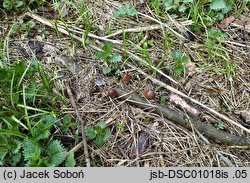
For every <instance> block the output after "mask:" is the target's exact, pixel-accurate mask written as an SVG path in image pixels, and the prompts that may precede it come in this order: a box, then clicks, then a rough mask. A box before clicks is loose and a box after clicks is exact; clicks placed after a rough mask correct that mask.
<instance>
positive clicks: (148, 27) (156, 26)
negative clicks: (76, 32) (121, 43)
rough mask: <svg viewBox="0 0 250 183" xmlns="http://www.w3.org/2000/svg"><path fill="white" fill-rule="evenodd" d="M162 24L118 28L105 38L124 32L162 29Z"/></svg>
mask: <svg viewBox="0 0 250 183" xmlns="http://www.w3.org/2000/svg"><path fill="white" fill-rule="evenodd" d="M161 28H162V26H161V25H158V24H157V25H149V26H145V27H136V28H129V29H124V30H118V31H117V32H114V33H112V34H110V35H108V36H105V37H104V38H110V37H114V36H117V35H119V34H122V33H126V32H144V31H150V30H157V29H161Z"/></svg>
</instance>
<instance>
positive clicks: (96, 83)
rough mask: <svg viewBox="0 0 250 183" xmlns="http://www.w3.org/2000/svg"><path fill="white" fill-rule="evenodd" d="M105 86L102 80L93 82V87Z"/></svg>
mask: <svg viewBox="0 0 250 183" xmlns="http://www.w3.org/2000/svg"><path fill="white" fill-rule="evenodd" d="M105 84H106V82H105V81H104V80H103V79H96V80H95V85H96V86H103V85H105Z"/></svg>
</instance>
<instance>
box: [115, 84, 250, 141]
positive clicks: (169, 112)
mask: <svg viewBox="0 0 250 183" xmlns="http://www.w3.org/2000/svg"><path fill="white" fill-rule="evenodd" d="M115 89H116V90H117V92H118V96H122V95H124V94H126V93H128V92H127V91H125V90H122V89H120V88H118V87H116V88H115ZM129 97H130V98H129V99H127V97H125V99H127V101H128V102H130V103H132V104H134V105H136V106H138V107H141V108H144V109H145V108H147V107H148V104H150V103H149V102H148V101H147V100H146V99H144V98H142V97H140V96H138V95H136V94H131V95H130V96H129ZM150 105H152V104H150ZM152 110H153V111H154V112H155V113H156V114H159V115H162V116H163V117H165V118H167V119H169V120H170V121H173V122H175V123H177V124H179V125H181V126H182V127H184V128H186V129H189V130H191V129H192V126H193V127H194V128H195V129H197V130H198V131H199V132H200V133H202V134H204V135H205V136H206V137H207V138H209V139H211V140H212V141H214V142H216V143H219V144H225V145H250V139H249V138H246V137H240V136H236V135H232V134H229V133H226V132H223V131H221V130H218V129H216V128H214V127H213V126H211V125H209V124H205V123H202V122H199V121H197V120H196V119H194V118H191V117H188V116H187V115H185V114H182V113H180V112H177V111H175V110H173V109H170V108H169V107H165V106H164V107H163V106H161V105H153V107H152ZM190 122H191V124H190ZM191 125H192V126H191Z"/></svg>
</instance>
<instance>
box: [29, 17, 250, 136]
mask: <svg viewBox="0 0 250 183" xmlns="http://www.w3.org/2000/svg"><path fill="white" fill-rule="evenodd" d="M25 15H27V16H30V17H32V18H34V19H36V20H37V21H40V22H41V23H43V24H45V25H48V26H50V27H51V28H53V24H52V23H50V22H49V21H48V20H46V19H44V18H42V17H40V16H38V15H36V14H33V13H26V14H25ZM141 15H144V14H141ZM145 16H147V15H145ZM151 18H152V17H151ZM158 23H159V22H158ZM164 25H165V24H164ZM165 26H166V25H165ZM168 28H169V27H168ZM58 30H59V31H60V32H61V33H64V34H66V35H68V36H71V37H73V38H74V39H76V40H78V41H82V39H81V38H80V37H78V36H76V35H73V34H70V33H69V32H67V31H66V30H65V29H63V28H58ZM90 47H92V48H93V49H95V50H98V51H100V50H101V49H100V48H98V47H96V46H94V45H90ZM114 51H119V52H120V50H118V49H114ZM121 51H123V52H124V49H121ZM127 54H128V55H129V56H130V57H132V58H133V59H135V60H137V61H139V62H141V63H144V64H146V65H148V63H147V62H146V61H145V60H143V59H141V58H140V57H138V56H136V55H134V54H133V53H131V52H129V51H127ZM126 65H128V66H129V67H131V68H133V69H136V70H137V71H138V72H140V73H141V74H143V75H145V76H146V77H147V78H148V79H150V80H151V81H152V82H154V83H155V84H158V85H160V86H162V87H164V88H166V89H167V90H169V91H171V92H173V93H175V94H178V95H180V96H182V97H184V98H187V99H189V100H190V101H191V102H193V103H195V104H197V105H200V106H201V107H203V108H204V109H206V110H208V111H209V112H211V113H212V114H214V115H216V116H217V117H219V118H221V119H223V120H225V121H227V122H229V123H231V124H233V125H235V126H238V127H240V128H241V129H242V130H244V131H246V132H248V133H250V130H249V129H247V128H245V127H244V126H242V125H241V124H239V123H237V122H235V121H233V120H231V119H229V118H228V117H226V116H225V115H222V114H220V113H219V112H217V111H215V110H214V109H212V108H209V107H207V106H206V105H204V104H202V103H201V102H199V101H197V100H195V99H193V98H190V97H189V96H187V95H186V94H184V93H182V92H180V91H178V90H176V89H175V88H173V87H171V86H169V85H167V84H165V83H163V82H161V81H159V80H157V79H155V78H153V77H152V76H149V75H148V74H146V73H145V72H143V71H142V70H140V69H138V68H136V67H134V66H133V65H131V64H129V63H126ZM151 68H153V69H154V70H156V71H157V72H158V73H159V74H161V75H162V76H164V77H166V78H167V79H169V80H170V81H172V82H173V83H175V84H178V83H177V82H176V81H175V80H174V79H173V78H171V77H170V76H168V75H166V74H165V73H163V72H162V71H161V70H159V69H157V68H156V67H154V66H151Z"/></svg>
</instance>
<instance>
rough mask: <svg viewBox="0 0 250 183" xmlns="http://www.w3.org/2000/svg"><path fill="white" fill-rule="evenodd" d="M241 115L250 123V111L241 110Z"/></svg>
mask: <svg viewBox="0 0 250 183" xmlns="http://www.w3.org/2000/svg"><path fill="white" fill-rule="evenodd" d="M241 116H242V118H243V119H244V120H245V122H246V123H248V124H250V111H241Z"/></svg>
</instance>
